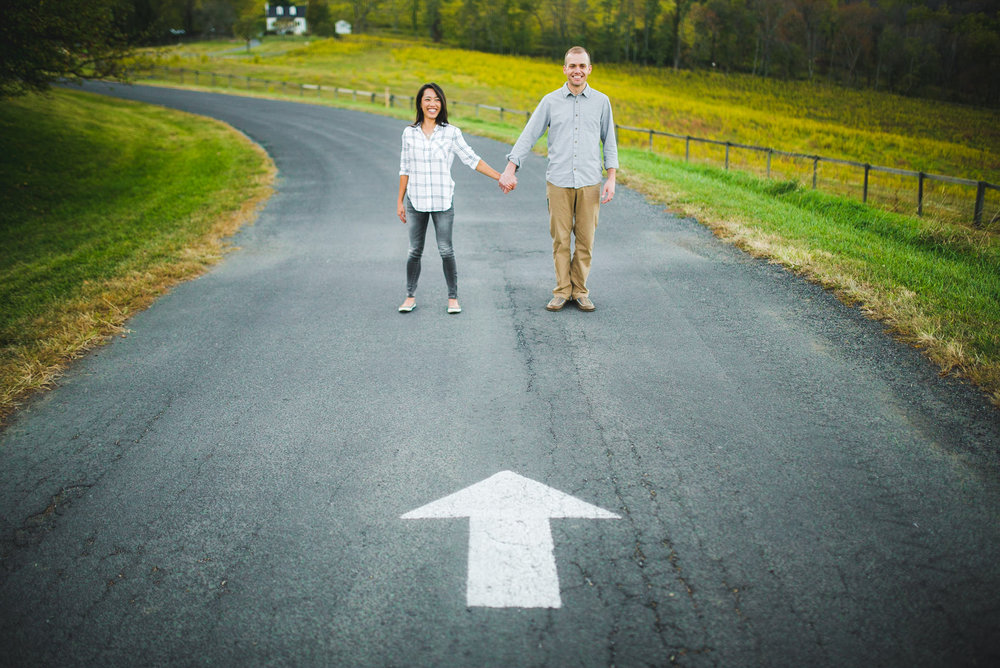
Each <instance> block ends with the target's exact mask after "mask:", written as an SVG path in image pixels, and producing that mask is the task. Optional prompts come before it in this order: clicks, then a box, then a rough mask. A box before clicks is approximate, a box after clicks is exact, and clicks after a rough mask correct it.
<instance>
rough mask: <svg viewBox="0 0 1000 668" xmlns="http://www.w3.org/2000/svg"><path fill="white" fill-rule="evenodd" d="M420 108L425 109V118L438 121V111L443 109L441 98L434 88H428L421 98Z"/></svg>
mask: <svg viewBox="0 0 1000 668" xmlns="http://www.w3.org/2000/svg"><path fill="white" fill-rule="evenodd" d="M420 108H421V109H423V110H424V118H429V119H430V120H432V121H435V122H436V121H437V116H438V113H439V112H440V111H441V98H440V97H438V94H437V93H435V92H434V89H433V88H428V89H426V90H425V91H424V94H423V95H422V96H421V98H420Z"/></svg>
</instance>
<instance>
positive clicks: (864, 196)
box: [861, 162, 872, 204]
mask: <svg viewBox="0 0 1000 668" xmlns="http://www.w3.org/2000/svg"><path fill="white" fill-rule="evenodd" d="M871 168H872V166H871V165H869V164H868V163H867V162H866V163H865V190H864V193H863V194H862V195H861V202H862V203H863V204H867V203H868V172H870V171H871Z"/></svg>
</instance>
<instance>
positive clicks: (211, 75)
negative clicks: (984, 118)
mask: <svg viewBox="0 0 1000 668" xmlns="http://www.w3.org/2000/svg"><path fill="white" fill-rule="evenodd" d="M146 71H147V72H148V73H149V74H148V77H149V78H155V77H156V73H157V72H162V76H163V78H164V79H167V80H170V79H174V78H176V79H178V80H179V81H180V83H182V84H183V83H187V82H190V83H193V84H195V85H204V86H213V87H215V86H219V85H224V86H226V87H227V88H237V89H240V88H242V89H245V90H252V89H253V87H254V86H257V87H258V88H264V89H266V90H269V91H274V92H278V91H279V90H280V92H282V93H284V94H295V93H296V92H297V93H298V95H299V96H300V97H305V96H307V95H308V96H311V97H323V95H324V94H326V95H327V96H332V97H333V98H340V97H349V98H350V99H351V100H353V101H362V102H368V103H371V104H383V105H384V106H386V107H389V108H392V107H397V106H399V107H405V108H408V109H413V108H414V101H415V100H414V97H413V96H412V95H396V94H394V93H392V92H391V91H390V90H389V89H388V88H386V89H384V90H383V91H382V92H378V91H371V90H353V89H348V88H340V87H337V86H323V85H322V84H307V83H292V82H288V81H273V80H266V79H257V78H254V77H248V76H241V75H237V74H218V73H215V72H202V71H199V70H191V69H186V68H173V67H163V66H154V67H152V68H150V69H149V70H146ZM171 75H173V76H171ZM404 101H405V104H404ZM449 104H451V105H452V106H453V107H454V106H462V105H464V106H471V107H474V108H475V114H476V116H479V115H480V112H481V111H482V110H486V111H492V112H496V113H498V114H499V117H500V120H501V122H502V121H503V120H504V118H505V115H510V116H515V117H518V118H521V117H523V118H524V119H525V120H526V119H528V118H529V117H530V116H531V112H530V111H524V110H518V109H507V108H505V107H498V106H491V105H487V104H479V103H476V102H460V101H456V100H452V101H451V102H450V103H449ZM615 129H616V131H617V132H618V133H619V134H620V133H621V131H623V130H624V131H626V132H634V133H639V134H641V135H643V136H645V137H648V141H647V145H648V148H649V150H651V151H652V150H654V149H653V139H654V137H666V138H669V139H675V140H681V141H683V142H684V159H685V161H688V162H690V161H691V145H692V143H694V144H706V145H713V146H719V147H723V148H724V149H725V158H724V160H723V164H724V166H725V169H727V170H728V169H729V168H730V152H731V151H732V149H741V150H747V151H753V152H758V153H761V154H763V155H764V156H766V163H767V166H766V170H765V173H766V176H767V178H771V162H772V159H773V158H774V157H775V156H778V157H782V158H790V159H793V160H805V161H809V162H811V163H812V187H813V189H816V188H817V179H818V175H819V167H820V163H828V164H832V165H840V166H845V167H849V168H853V169H858V170H860V172H861V174H860V176H861V181H862V195H861V201H862V202H864V203H866V204H867V203H868V199H869V185H870V178H871V174H872V173H873V172H876V173H884V174H891V175H895V176H902V177H909V178H913V179H915V187H916V193H915V198H916V207H917V215H918V216H923V215H924V204H925V185H926V184H927V182H928V181H932V182H940V183H946V184H951V185H957V186H962V187H966V188H975V203H974V205H973V214H972V223H973V225H975V226H976V227H983V219H984V217H985V213H986V197H987V193H988V192H991V191H992V192H997V193H1000V185H997V184H995V183H988V182H986V181H977V180H973V179H963V178H958V177H954V176H947V175H944V174H928V173H925V172H916V171H912V170H907V169H897V168H894V167H884V166H880V165H872V164H868V163H863V162H856V161H853V160H841V159H839V158H829V157H825V156H821V155H809V154H805V153H794V152H789V151H781V150H778V149H775V148H770V147H766V146H753V145H750V144H740V143H737V142H729V141H719V140H717V139H706V138H704V137H694V136H691V135H680V134H674V133H672V132H664V131H662V130H653V129H650V128H633V127H629V126H625V125H615ZM966 202H968V199H966ZM998 217H1000V212H998V213H997V214H994V215H993V216H991V219H990V221H989V222H990V223H992V222H993V221H995V220H996V219H997V218H998Z"/></svg>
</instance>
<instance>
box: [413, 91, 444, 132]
mask: <svg viewBox="0 0 1000 668" xmlns="http://www.w3.org/2000/svg"><path fill="white" fill-rule="evenodd" d="M428 88H431V89H433V90H434V92H435V93H437V96H438V98H440V100H441V111H439V112H438V115H437V124H438V125H448V101H447V100H446V99H445V98H444V91H443V90H441V86H438V85H437V84H436V83H425V84H424V85H423V86H421V87H420V90H419V91H417V121H416V122H415V123H414V124H413V125H420V124H421V123H423V122H424V106H423V105H422V104H420V100H422V99H424V91H425V90H427V89H428Z"/></svg>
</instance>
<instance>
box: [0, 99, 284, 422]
mask: <svg viewBox="0 0 1000 668" xmlns="http://www.w3.org/2000/svg"><path fill="white" fill-rule="evenodd" d="M273 177H274V167H273V165H272V163H271V161H270V158H269V157H268V156H267V155H266V154H265V153H264V151H263V150H262V149H260V148H259V147H258V146H256V145H255V144H253V143H252V142H250V140H249V139H247V138H246V137H244V136H243V135H241V134H239V133H236V132H234V131H233V130H232V129H231V128H229V127H228V126H225V125H224V124H222V123H218V122H215V121H211V120H207V119H202V118H198V117H195V116H192V115H189V114H184V113H181V112H177V111H172V110H167V109H162V108H158V107H150V106H147V105H140V104H137V103H132V102H127V101H122V100H115V99H111V98H107V97H104V96H98V95H90V94H86V93H82V92H78V91H67V90H57V91H55V92H53V93H51V94H49V95H45V96H28V97H24V98H18V99H14V100H5V101H3V102H2V103H0V183H2V184H3V186H2V187H0V210H2V211H3V212H4V214H3V218H2V222H0V419H2V417H3V416H4V415H6V414H8V413H9V412H10V411H11V410H13V409H14V408H15V407H16V406H17V405H18V403H19V402H20V401H21V400H23V399H24V397H26V396H27V395H28V394H29V393H31V392H32V391H34V390H37V389H40V388H43V387H45V386H46V385H48V384H50V383H51V382H52V380H53V378H55V377H56V376H57V375H58V374H59V373H60V371H61V370H62V369H63V368H64V367H65V365H66V363H67V362H68V361H69V360H71V359H73V358H74V357H76V356H79V355H80V354H81V353H83V352H84V351H86V350H88V349H90V348H92V347H94V346H95V345H98V344H100V343H101V342H102V341H104V340H106V339H107V338H108V337H109V336H111V335H113V334H115V333H117V332H120V331H122V325H123V323H124V322H125V320H126V319H127V318H128V317H129V316H131V315H133V314H134V313H135V312H136V311H139V310H141V309H143V308H145V307H147V306H148V305H149V304H150V303H151V302H152V300H153V299H154V298H155V297H157V296H158V295H160V294H162V293H163V292H165V291H166V290H168V289H169V288H170V287H171V286H173V285H175V284H177V283H178V282H180V281H183V280H186V279H188V278H191V277H193V276H196V275H198V274H199V273H201V272H203V271H204V270H205V269H206V268H207V267H208V266H210V265H211V264H213V263H214V262H216V261H218V260H219V259H220V258H221V256H222V254H223V252H224V250H225V246H226V242H225V239H226V237H227V236H228V235H231V234H232V233H233V232H235V231H236V230H237V229H238V228H239V227H240V225H242V224H244V223H245V222H247V221H250V220H252V218H253V217H254V215H255V214H256V211H257V208H258V207H259V205H260V204H261V203H262V202H263V201H264V200H265V199H266V198H267V197H268V196H269V194H270V192H271V190H270V183H271V182H272V180H273Z"/></svg>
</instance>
